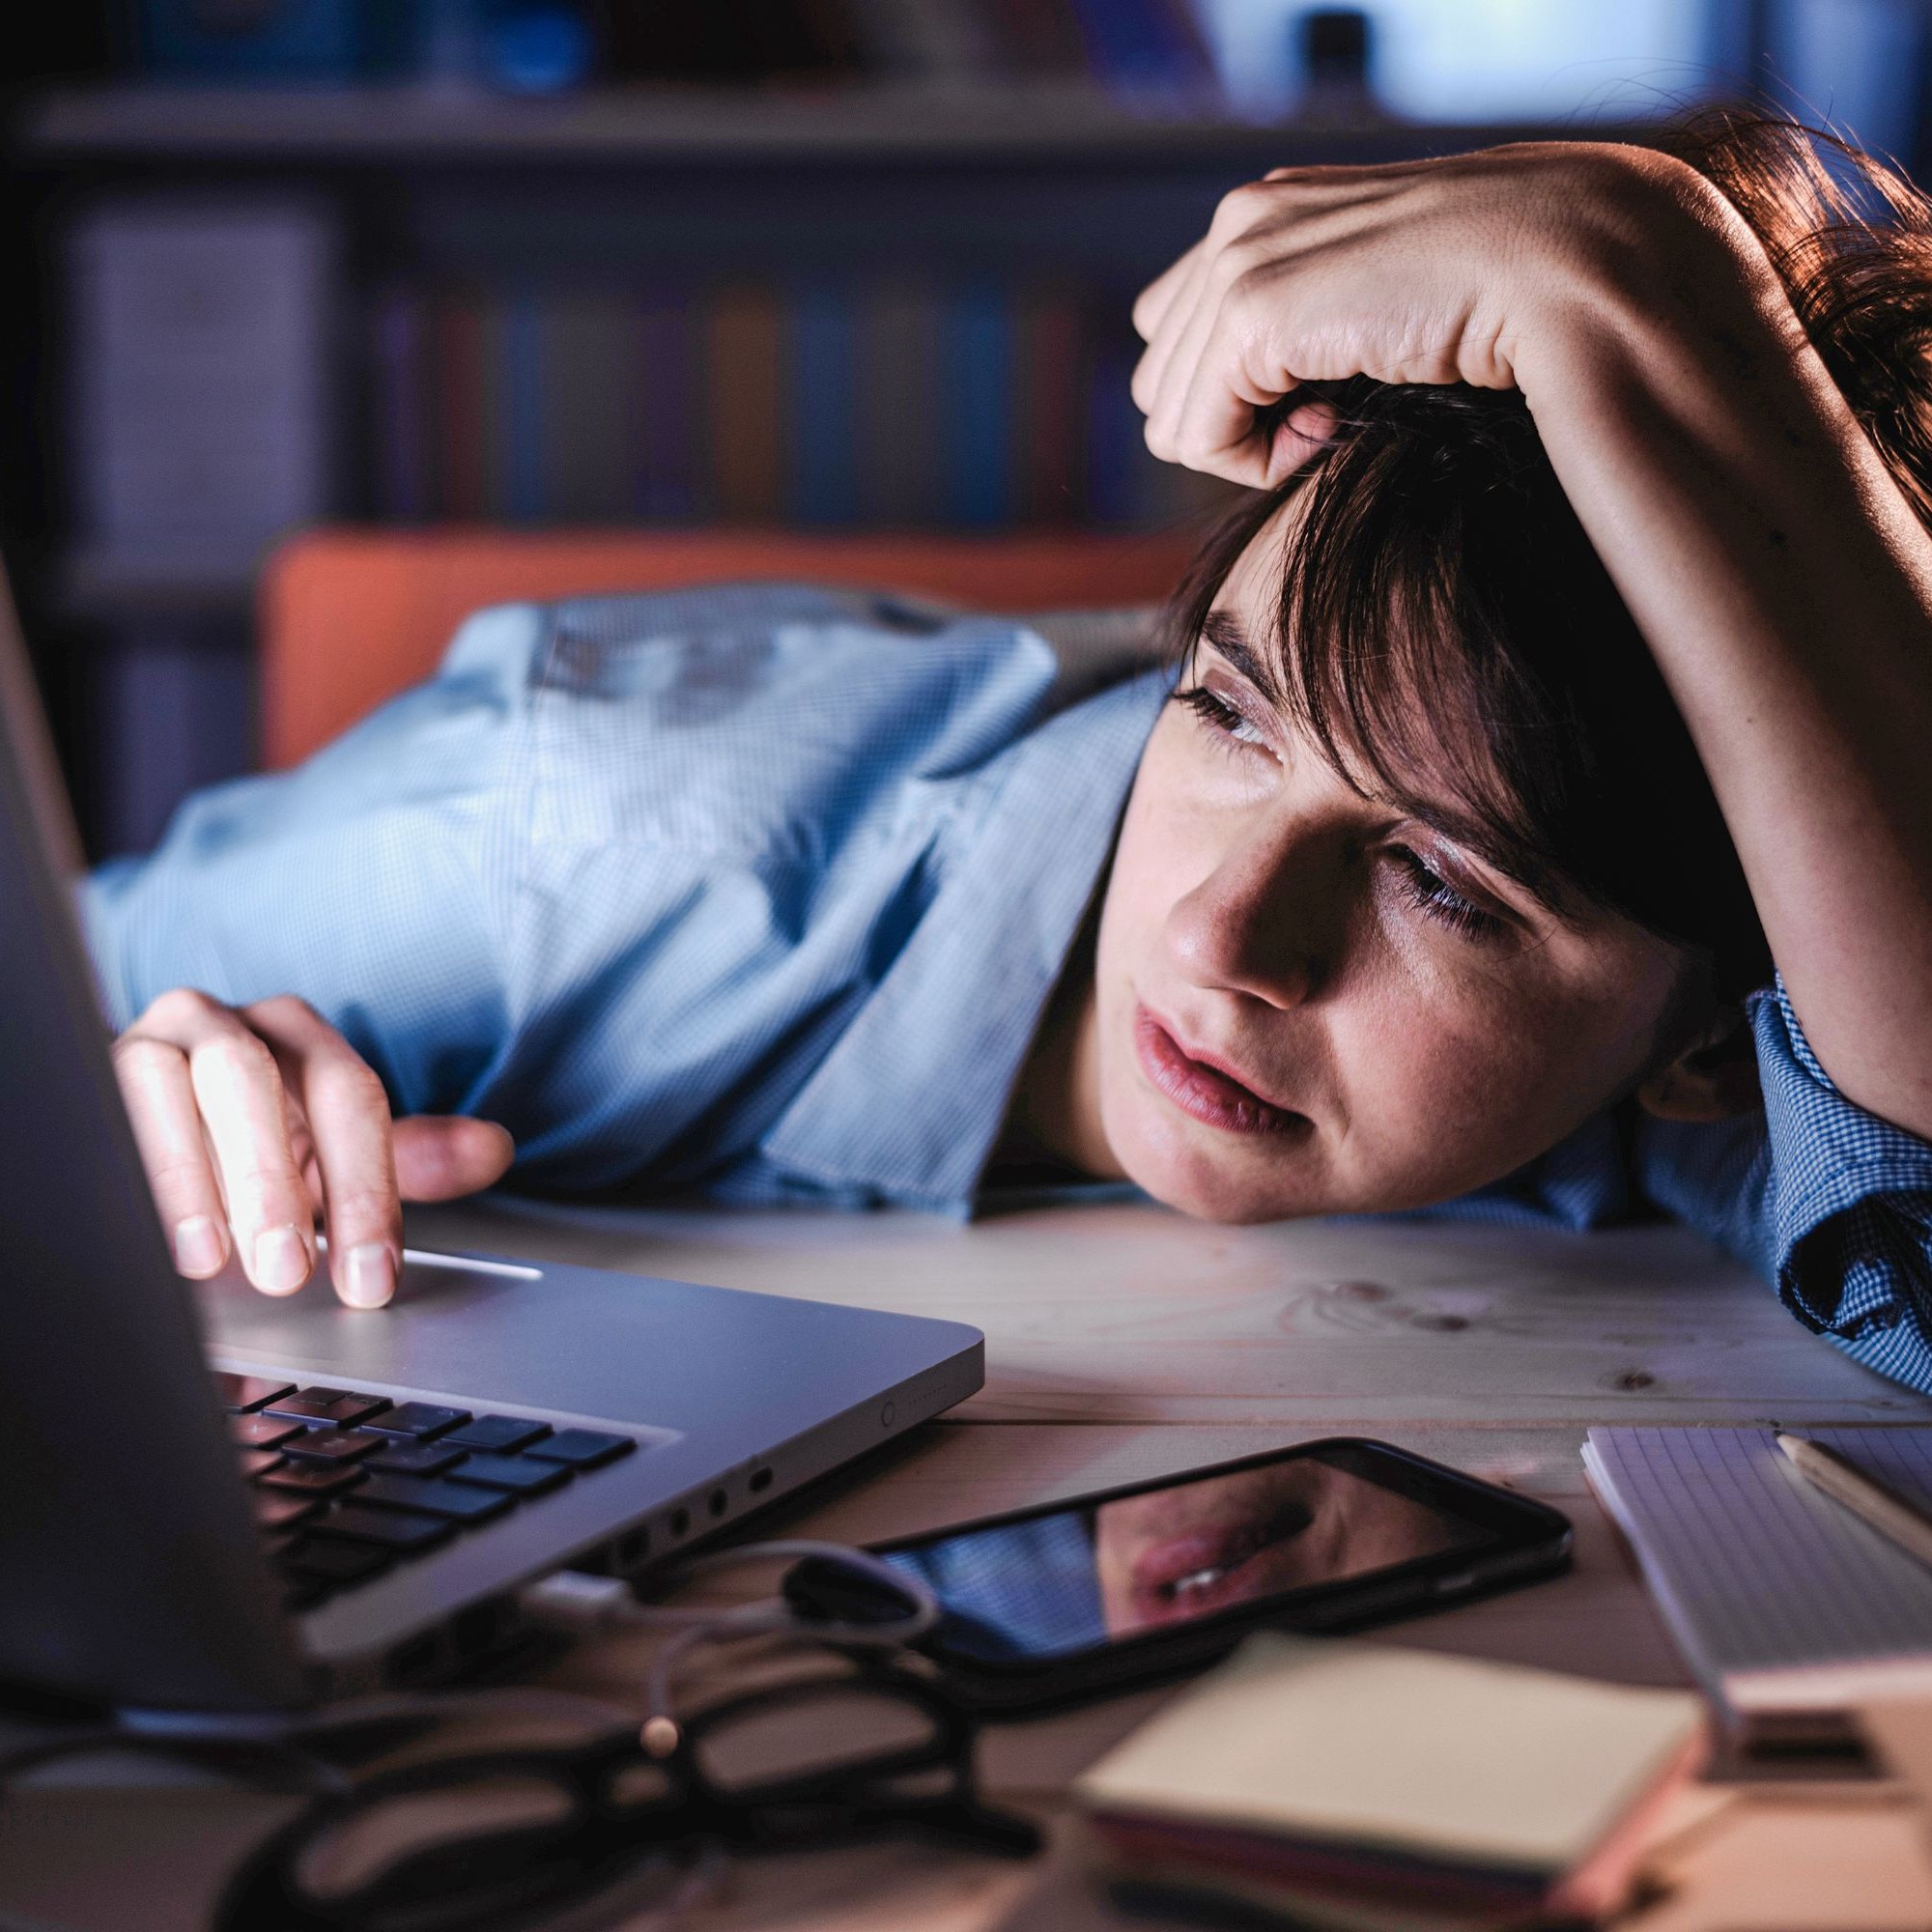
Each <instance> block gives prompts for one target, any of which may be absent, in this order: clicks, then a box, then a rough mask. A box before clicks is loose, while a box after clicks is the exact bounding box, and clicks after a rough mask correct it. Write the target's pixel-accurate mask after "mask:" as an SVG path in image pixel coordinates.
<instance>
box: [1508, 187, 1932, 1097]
mask: <svg viewBox="0 0 1932 1932" xmlns="http://www.w3.org/2000/svg"><path fill="white" fill-rule="evenodd" d="M1674 166H1675V164H1669V163H1664V164H1659V168H1658V170H1657V171H1656V172H1654V173H1652V174H1649V175H1647V176H1645V177H1644V179H1643V180H1642V181H1641V182H1640V184H1639V185H1638V186H1637V189H1636V192H1637V194H1638V197H1639V200H1642V198H1643V197H1646V196H1647V197H1649V202H1648V206H1647V208H1646V209H1645V218H1644V220H1643V222H1642V223H1641V227H1642V231H1643V235H1644V245H1641V246H1636V247H1633V246H1630V245H1628V241H1627V239H1625V240H1621V241H1617V242H1616V243H1615V244H1613V245H1609V246H1605V248H1603V249H1602V250H1601V251H1598V252H1597V254H1596V256H1595V259H1593V260H1592V259H1587V258H1586V259H1585V261H1584V262H1583V265H1582V267H1581V268H1580V269H1579V268H1578V267H1577V262H1576V259H1575V258H1574V257H1573V258H1572V259H1571V260H1570V261H1569V262H1567V263H1566V264H1565V265H1564V268H1563V270H1562V272H1561V274H1560V275H1559V277H1558V280H1559V281H1560V282H1561V283H1562V284H1563V286H1564V294H1563V296H1562V298H1560V300H1559V302H1558V303H1556V304H1555V305H1554V306H1553V307H1552V310H1551V312H1550V320H1549V322H1548V326H1546V327H1542V328H1536V327H1530V328H1526V329H1525V330H1524V331H1523V333H1522V335H1521V337H1520V340H1519V341H1518V342H1517V344H1516V345H1515V366H1516V374H1517V378H1518V380H1519V382H1520V384H1521V386H1522V388H1523V390H1524V392H1525V394H1526V395H1527V397H1528V399H1529V402H1530V405H1531V407H1532V409H1533V410H1534V412H1535V415H1536V421H1537V426H1538V429H1539V431H1540V433H1541V435H1542V438H1543V440H1544V444H1545V446H1546V448H1547V449H1548V453H1549V457H1550V460H1551V462H1552V464H1553V465H1554V467H1555V469H1556V471H1557V474H1558V476H1559V477H1560V479H1561V480H1562V483H1563V486H1564V489H1565V491H1566V492H1567V494H1568V495H1569V497H1570V499H1571V501H1572V503H1573V504H1574V505H1575V508H1576V510H1577V516H1578V517H1579V519H1580V520H1581V522H1582V524H1583V526H1584V528H1585V529H1586V530H1587V532H1588V533H1589V536H1590V538H1591V541H1592V543H1593V544H1594V545H1595V547H1596V549H1597V551H1598V553H1599V554H1600V555H1601V556H1602V558H1603V560H1604V562H1605V566H1606V567H1607V568H1608V570H1609V572H1610V574H1611V576H1612V578H1613V579H1614V580H1615V582H1616V584H1617V587H1618V589H1619V590H1620V591H1621V593H1622V595H1623V597H1624V599H1625V602H1626V603H1627V604H1628V606H1629V607H1630V610H1631V611H1632V613H1633V615H1634V617H1635V619H1636V621H1637V623H1638V625H1639V627H1640V628H1641V629H1642V631H1643V634H1644V636H1645V637H1646V639H1648V640H1649V642H1650V645H1651V648H1652V649H1653V651H1654V652H1655V654H1656V656H1657V660H1658V663H1659V665H1660V667H1661V668H1662V673H1663V675H1664V677H1665V679H1666V681H1667V682H1668V684H1669V686H1670V689H1671V691H1672V694H1673V695H1674V696H1675V698H1676V700H1677V703H1678V705H1679V707H1680V708H1681V710H1682V711H1683V714H1684V717H1685V720H1686V722H1687V724H1688V725H1689V727H1690V732H1691V735H1692V737H1693V738H1694V740H1695V742H1696V745H1697V748H1698V751H1699V753H1700V754H1701V756H1702V758H1703V761H1704V764H1705V767H1706V769H1707V771H1708V773H1709V775H1710V779H1711V782H1712V785H1713V788H1714V789H1715V791H1716V793H1717V797H1718V800H1719V805H1720V806H1721V808H1722V810H1723V812H1724V816H1725V819H1726V822H1727V823H1728V825H1729V827H1730V831H1731V835H1732V838H1734V840H1735V841H1736V844H1737V847H1738V852H1739V855H1740V858H1741V859H1742V861H1743V864H1744V867H1745V871H1746V874H1747V878H1748V879H1749V882H1750V885H1751V889H1752V893H1753V895H1754V897H1755V899H1756V902H1757V906H1758V911H1759V915H1760V917H1761V918H1762V920H1763V922H1764V925H1765V931H1766V934H1767V937H1768V938H1769V940H1770V942H1771V947H1772V951H1773V953H1774V955H1775V957H1776V960H1777V963H1778V967H1779V969H1780V971H1781V973H1782V975H1783V977H1784V980H1785V983H1786V986H1787V987H1788V989H1789V991H1790V994H1791V998H1792V1001H1793V1004H1794V1006H1795V1008H1796V1009H1797V1011H1798V1014H1799V1017H1800V1019H1801V1020H1802V1021H1803V1023H1804V1028H1805V1032H1806V1034H1807V1036H1808V1037H1809V1039H1810V1041H1811V1044H1812V1046H1813V1048H1814V1050H1815V1051H1816V1053H1817V1054H1818V1057H1819V1059H1820V1061H1821V1063H1822V1064H1823V1065H1824V1066H1825V1068H1826V1070H1827V1071H1828V1072H1829V1073H1830V1074H1831V1075H1832V1077H1833V1080H1835V1081H1836V1082H1837V1084H1838V1086H1839V1087H1840V1088H1841V1089H1842V1090H1843V1091H1844V1092H1845V1094H1847V1095H1848V1096H1849V1097H1851V1098H1852V1099H1854V1100H1856V1101H1857V1102H1859V1103H1860V1104H1861V1105H1862V1106H1864V1107H1867V1108H1869V1109H1870V1110H1871V1111H1873V1112H1875V1113H1878V1114H1881V1115H1883V1116H1885V1117H1886V1118H1888V1119H1889V1120H1892V1121H1894V1122H1897V1123H1899V1124H1900V1125H1902V1126H1905V1127H1908V1128H1911V1129H1912V1130H1914V1131H1915V1132H1918V1133H1919V1134H1924V1135H1932V539H1928V537H1927V535H1926V532H1925V531H1924V529H1923V527H1922V526H1920V525H1919V523H1918V519H1917V517H1916V516H1915V515H1914V513H1913V511H1912V508H1911V506H1910V505H1909V504H1908V502H1907V501H1906V499H1905V497H1904V496H1903V495H1902V493H1901V492H1900V490H1899V489H1898V487H1897V486H1896V485H1895V484H1894V483H1893V482H1892V480H1891V478H1890V475H1889V472H1888V471H1887V469H1885V466H1884V464H1883V463H1882V461H1881V460H1880V458H1879V456H1878V453H1877V451H1876V450H1875V449H1874V448H1873V447H1872V445H1871V443H1870V442H1869V440H1867V439H1866V438H1865V436H1864V435H1863V433H1862V432H1861V430H1860V428H1859V427H1858V424H1857V422H1856V421H1855V419H1854V417H1853V415H1852V413H1851V411H1850V409H1849V407H1848V406H1847V405H1846V403H1845V401H1844V399H1843V398H1842V397H1841V396H1840V395H1839V393H1838V391H1837V390H1836V388H1835V387H1834V386H1833V384H1832V381H1831V379H1830V377H1829V376H1828V375H1827V373H1826V371H1825V368H1824V365H1823V363H1822V362H1821V361H1820V360H1819V358H1818V356H1817V355H1815V354H1814V353H1813V352H1812V351H1811V350H1810V349H1809V348H1808V347H1807V346H1806V345H1805V343H1804V336H1803V331H1802V329H1801V328H1800V327H1799V324H1798V321H1797V318H1796V316H1795V315H1794V314H1793V312H1792V310H1791V308H1790V305H1789V303H1788V302H1787V301H1786V299H1785V298H1784V295H1783V293H1782V291H1781V289H1780V288H1779V287H1778V285H1777V282H1776V277H1775V276H1774V274H1773V272H1772V270H1771V267H1770V265H1769V263H1768V262H1767V261H1766V259H1765V257H1764V255H1763V253H1762V251H1761V250H1760V249H1759V248H1758V246H1757V244H1756V242H1755V241H1754V240H1753V239H1752V238H1751V237H1750V235H1749V234H1748V232H1747V231H1746V230H1745V229H1744V227H1743V224H1742V222H1741V221H1739V220H1738V218H1737V217H1736V216H1735V214H1733V213H1731V211H1730V210H1729V208H1728V206H1727V205H1726V204H1724V203H1723V202H1722V200H1721V198H1720V197H1719V196H1718V195H1717V194H1716V192H1715V191H1713V190H1708V189H1706V188H1704V187H1703V185H1702V184H1701V183H1696V184H1695V185H1694V186H1693V185H1691V184H1692V183H1693V182H1694V177H1689V171H1688V170H1684V171H1682V176H1683V177H1685V178H1683V179H1680V178H1679V177H1678V176H1676V175H1673V174H1672V173H1671V172H1669V171H1670V170H1671V169H1672V168H1674Z"/></svg>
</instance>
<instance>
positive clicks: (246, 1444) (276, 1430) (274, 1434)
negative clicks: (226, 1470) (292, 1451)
mask: <svg viewBox="0 0 1932 1932" xmlns="http://www.w3.org/2000/svg"><path fill="white" fill-rule="evenodd" d="M301 1433H302V1426H301V1424H300V1423H299V1422H285V1421H283V1420H282V1418H281V1417H280V1416H278V1415H231V1416H230V1417H229V1418H228V1439H229V1441H231V1442H232V1443H234V1444H235V1446H236V1447H237V1448H238V1449H272V1448H274V1447H275V1445H276V1444H277V1443H280V1442H286V1441H287V1440H288V1439H289V1437H290V1436H291V1435H300V1434H301Z"/></svg>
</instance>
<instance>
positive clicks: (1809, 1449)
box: [1777, 1435, 1932, 1564]
mask: <svg viewBox="0 0 1932 1932" xmlns="http://www.w3.org/2000/svg"><path fill="white" fill-rule="evenodd" d="M1777 1446H1778V1447H1779V1448H1780V1449H1782V1450H1783V1451H1784V1453H1785V1454H1786V1455H1787V1456H1788V1457H1790V1459H1791V1462H1792V1465H1793V1466H1794V1467H1795V1468H1796V1469H1797V1471H1798V1473H1799V1474H1800V1475H1801V1476H1803V1477H1804V1480H1805V1481H1806V1482H1807V1483H1812V1484H1815V1485H1816V1486H1817V1487H1818V1488H1819V1489H1821V1490H1823V1491H1824V1492H1825V1493H1826V1494H1827V1495H1828V1496H1830V1497H1831V1498H1832V1499H1833V1501H1834V1502H1840V1503H1843V1504H1844V1506H1845V1507H1846V1508H1847V1509H1848V1510H1850V1511H1851V1512H1852V1514H1853V1515H1854V1516H1856V1517H1858V1518H1860V1519H1861V1520H1863V1521H1865V1522H1868V1523H1870V1524H1871V1526H1872V1528H1874V1529H1875V1530H1877V1531H1878V1533H1879V1534H1880V1535H1881V1536H1883V1537H1885V1538H1887V1539H1888V1540H1889V1541H1890V1542H1892V1543H1895V1544H1896V1545H1897V1546H1898V1547H1899V1548H1901V1549H1902V1550H1904V1551H1905V1552H1906V1554H1907V1555H1908V1556H1916V1557H1917V1558H1918V1560H1919V1562H1921V1563H1925V1564H1932V1520H1928V1519H1927V1517H1926V1516H1925V1514H1924V1512H1923V1511H1922V1510H1919V1509H1918V1508H1915V1507H1914V1505H1913V1504H1911V1503H1909V1502H1907V1501H1906V1499H1905V1498H1904V1497H1903V1496H1902V1495H1900V1494H1899V1493H1898V1492H1897V1491H1896V1490H1894V1489H1893V1488H1892V1487H1891V1486H1890V1485H1889V1483H1883V1482H1881V1481H1880V1480H1879V1479H1878V1478H1877V1477H1876V1476H1873V1475H1868V1474H1867V1473H1866V1472H1865V1471H1864V1470H1863V1469H1861V1468H1860V1467H1859V1466H1858V1464H1857V1463H1852V1462H1848V1461H1847V1460H1846V1459H1845V1458H1844V1457H1843V1456H1840V1455H1839V1454H1838V1452H1837V1451H1836V1450H1835V1449H1828V1448H1826V1447H1825V1445H1824V1444H1823V1443H1822V1442H1809V1441H1806V1440H1805V1438H1804V1436H1802V1435H1780V1436H1779V1437H1778V1438H1777Z"/></svg>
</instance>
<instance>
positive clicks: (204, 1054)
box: [114, 987, 516, 1308]
mask: <svg viewBox="0 0 1932 1932" xmlns="http://www.w3.org/2000/svg"><path fill="white" fill-rule="evenodd" d="M114 1069H115V1072H116V1074H117V1076H118V1077H119V1079H120V1083H121V1094H122V1098H123V1100H124V1101H125V1102H126V1104H127V1108H128V1118H129V1119H130V1120H131V1121H132V1122H133V1127H134V1138H135V1141H136V1143H137V1144H138V1146H139V1148H140V1151H141V1160H142V1163H143V1165H144V1166H145V1167H146V1169H147V1172H148V1182H149V1185H150V1187H151V1188H152V1189H153V1191H154V1196H155V1205H156V1208H158V1209H159V1210H160V1216H161V1226H162V1228H163V1229H164V1231H165V1232H166V1234H167V1236H168V1239H169V1241H170V1243H171V1245H172V1246H173V1249H174V1256H175V1265H176V1266H177V1267H178V1268H179V1269H180V1270H181V1272H182V1273H183V1274H185V1275H188V1276H190V1277H193V1278H196V1279H200V1278H202V1277H204V1276H207V1275H212V1274H215V1273H217V1272H219V1270H220V1269H221V1268H222V1267H224V1266H225V1265H226V1264H227V1262H228V1259H229V1256H230V1255H231V1254H233V1255H236V1256H238V1257H239V1258H240V1260H241V1267H242V1271H243V1272H244V1273H245V1274H246V1275H247V1277H248V1279H249V1280H250V1281H251V1282H253V1283H254V1285H255V1286H256V1287H257V1288H259V1289H260V1290H261V1291H262V1292H263V1293H265V1294H293V1293H295V1292H296V1290H297V1289H298V1288H299V1287H301V1285H302V1283H303V1282H305V1281H306V1280H307V1279H308V1278H309V1275H310V1273H311V1272H312V1271H313V1270H314V1267H315V1263H316V1255H317V1244H316V1236H317V1233H318V1223H320V1228H321V1231H322V1232H325V1233H326V1234H327V1237H328V1258H329V1275H330V1279H331V1280H332V1281H333V1283H334V1285H335V1292H336V1293H337V1294H339V1295H340V1296H341V1297H342V1299H343V1300H344V1301H345V1302H346V1303H348V1305H349V1306H350V1307H351V1308H381V1307H382V1306H383V1305H384V1302H386V1301H387V1300H388V1299H389V1297H390V1296H391V1295H392V1294H394V1293H395V1292H396V1277H397V1275H398V1273H399V1271H400V1269H401V1267H402V1255H403V1213H402V1204H403V1203H404V1202H405V1201H448V1200H453V1199H454V1198H455V1197H457V1196H458V1195H463V1194H472V1193H474V1192H475V1191H476V1190H477V1189H478V1188H481V1187H488V1186H489V1185H490V1183H491V1182H492V1181H494V1180H497V1179H499V1178H500V1177H501V1176H502V1174H503V1172H504V1171H505V1169H507V1168H508V1166H509V1165H510V1161H511V1158H512V1156H513V1155H514V1153H515V1151H516V1149H515V1144H514V1143H513V1142H512V1141H511V1139H510V1136H509V1135H508V1134H507V1133H506V1132H505V1131H504V1130H503V1129H502V1128H501V1127H499V1126H497V1124H496V1123H495V1122H490V1121H478V1120H469V1119H466V1118H462V1117H459V1116H455V1115H430V1114H417V1115H413V1116H412V1117H410V1118H408V1119H406V1120H401V1121H396V1120H392V1119H391V1118H390V1114H389V1103H388V1096H387V1095H386V1094H384V1090H383V1083H382V1081H381V1080H380V1079H379V1078H378V1076H377V1074H376V1072H375V1070H374V1069H373V1068H372V1067H371V1066H370V1065H369V1064H368V1062H367V1061H365V1060H363V1059H362V1057H361V1056H360V1055H359V1054H358V1053H356V1051H355V1048H354V1047H352V1046H351V1045H350V1044H349V1042H348V1041H347V1040H346V1039H344V1038H343V1037H342V1036H341V1035H340V1034H339V1033H337V1032H336V1030H335V1029H334V1028H333V1027H332V1026H330V1025H329V1024H328V1022H327V1020H325V1019H324V1018H323V1017H322V1015H321V1014H320V1013H318V1012H317V1011H316V1010H315V1009H314V1008H313V1007H311V1006H309V1005H308V1004H307V1003H306V1002H305V1001H302V1000H298V999H297V998H295V997H294V996H293V995H289V994H283V995H280V996H278V997H276V998H274V999H270V1000H259V1001H257V1002H255V1003H254V1004H253V1005H251V1006H245V1007H225V1006H223V1005H222V1004H221V1003H220V1002H219V1001H218V1000H213V999H211V998H210V997H209V996H208V995H207V994H206V993H200V992H196V991H194V990H193V989H192V988H189V987H177V988H175V989H174V990H173V991H172V992H167V993H163V994H162V995H161V996H160V997H159V998H158V999H157V1000H156V1001H155V1003H154V1004H153V1005H152V1006H151V1007H149V1009H147V1011H146V1012H144V1013H143V1014H142V1015H141V1017H140V1018H139V1019H137V1020H136V1021H135V1022H134V1024H133V1025H132V1026H130V1027H129V1028H128V1031H127V1032H126V1033H124V1034H123V1035H122V1036H121V1037H120V1038H119V1039H118V1040H116V1041H115V1043H114Z"/></svg>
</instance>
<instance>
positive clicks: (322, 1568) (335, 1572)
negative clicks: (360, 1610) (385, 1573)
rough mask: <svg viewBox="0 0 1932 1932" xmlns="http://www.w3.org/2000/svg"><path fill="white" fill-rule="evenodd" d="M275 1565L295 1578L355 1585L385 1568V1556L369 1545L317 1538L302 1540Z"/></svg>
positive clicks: (287, 1550) (309, 1537)
mask: <svg viewBox="0 0 1932 1932" xmlns="http://www.w3.org/2000/svg"><path fill="white" fill-rule="evenodd" d="M275 1563H276V1566H277V1568H279V1569H281V1570H284V1571H288V1572H291V1573H292V1574H294V1575H295V1576H297V1577H318V1578H320V1579H321V1580H322V1581H323V1582H325V1583H359V1582H361V1581H362V1579H363V1578H364V1577H373V1576H374V1575H375V1574H376V1573H377V1571H379V1570H386V1569H387V1568H388V1567H389V1559H388V1556H387V1555H386V1554H385V1553H384V1551H383V1550H381V1549H378V1548H376V1547H375V1546H374V1545H373V1544H368V1543H331V1542H329V1541H328V1540H327V1538H324V1537H320V1536H304V1537H302V1538H301V1539H300V1540H299V1541H298V1542H297V1543H296V1544H294V1545H293V1546H292V1547H291V1548H287V1549H285V1550H283V1551H282V1553H281V1554H280V1555H279V1556H278V1557H276V1558H275Z"/></svg>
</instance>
